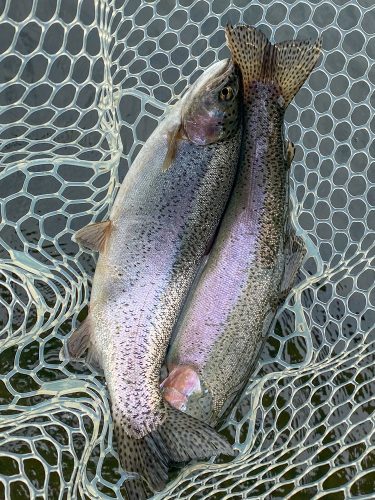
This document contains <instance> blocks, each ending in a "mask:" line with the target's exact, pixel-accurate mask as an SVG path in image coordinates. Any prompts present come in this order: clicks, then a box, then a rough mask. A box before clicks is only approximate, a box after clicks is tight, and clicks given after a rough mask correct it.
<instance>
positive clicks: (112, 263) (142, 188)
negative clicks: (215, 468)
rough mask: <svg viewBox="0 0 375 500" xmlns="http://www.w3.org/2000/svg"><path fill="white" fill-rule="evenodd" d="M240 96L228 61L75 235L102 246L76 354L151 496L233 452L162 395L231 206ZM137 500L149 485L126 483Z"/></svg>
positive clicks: (173, 115)
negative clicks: (95, 369) (176, 340)
mask: <svg viewBox="0 0 375 500" xmlns="http://www.w3.org/2000/svg"><path fill="white" fill-rule="evenodd" d="M241 100H242V95H241V88H240V85H239V76H238V71H237V69H236V68H235V66H234V65H233V63H232V62H231V61H230V60H226V61H221V62H219V63H216V64H214V65H213V66H211V67H210V68H209V69H207V70H206V71H205V72H204V73H203V75H201V77H200V78H199V79H198V80H197V81H196V82H195V84H194V85H193V86H192V87H191V89H190V90H189V91H188V92H187V93H186V94H185V96H184V97H183V98H182V99H181V101H180V102H179V103H177V104H176V105H175V106H174V107H173V108H172V109H171V110H170V112H169V113H168V114H167V116H166V118H165V119H164V120H163V121H162V123H161V124H160V125H159V126H158V127H157V129H156V130H155V131H154V133H153V134H152V135H151V137H150V138H149V139H148V141H147V143H146V144H145V145H144V147H143V149H142V151H141V152H140V154H139V155H138V157H137V158H136V160H135V162H134V164H133V165H132V166H131V168H130V170H129V173H128V174H127V175H126V177H125V180H124V182H123V184H122V186H121V189H120V191H119V193H118V196H117V198H116V201H115V204H114V206H113V209H112V211H111V213H110V217H109V220H108V221H105V222H100V223H97V224H91V225H89V226H87V227H85V228H83V229H81V230H80V231H78V233H77V234H76V235H75V239H76V241H77V242H78V243H80V244H82V245H83V246H86V247H88V248H91V249H93V250H97V251H99V259H98V263H97V267H96V271H95V276H94V281H93V287H92V294H91V302H90V307H89V314H88V317H87V319H86V320H85V321H84V323H82V324H81V325H80V327H79V328H78V330H76V331H75V332H74V333H73V334H72V336H71V338H70V339H69V341H68V351H69V354H70V355H71V356H72V357H79V356H81V355H82V354H83V353H84V351H85V350H86V349H87V350H88V353H87V358H86V359H87V360H88V362H90V363H92V364H93V365H96V366H99V367H101V368H102V369H103V371H104V375H105V378H106V382H107V386H108V391H109V395H110V400H111V408H112V417H113V421H114V430H115V434H116V435H117V441H118V452H119V457H120V462H121V464H122V466H123V467H124V469H126V470H127V471H130V472H135V473H138V474H139V475H141V476H142V477H143V478H144V479H145V480H146V482H147V483H148V486H149V487H150V488H151V489H152V490H160V489H162V488H163V487H164V485H165V483H166V481H167V479H168V468H169V464H170V463H171V462H186V461H188V460H190V459H192V458H194V459H202V458H207V457H210V456H212V455H216V454H219V453H231V449H230V447H229V446H228V444H227V443H226V442H225V440H223V439H222V438H221V437H220V436H219V435H217V434H216V432H215V431H214V430H213V429H212V428H211V427H209V426H208V425H206V424H203V423H202V422H199V421H196V420H195V419H193V418H192V417H190V416H189V415H186V414H184V413H181V412H179V411H176V409H174V408H172V407H171V406H170V405H169V404H168V403H166V402H165V401H164V399H163V397H162V394H161V390H160V369H161V365H162V362H163V360H164V358H165V355H166V349H167V346H168V342H169V340H170V336H171V331H172V328H173V326H174V324H175V322H176V320H177V318H178V315H179V313H180V309H181V307H182V303H183V301H184V299H185V298H186V295H187V293H188V291H189V288H190V286H191V284H192V282H193V279H194V277H195V274H196V272H197V269H198V267H199V266H200V264H201V262H202V259H203V258H204V257H205V253H206V249H207V247H208V246H209V244H210V241H211V240H212V238H213V236H214V233H215V230H216V228H217V226H218V224H219V221H220V218H221V216H222V213H223V211H224V208H225V205H226V203H227V200H228V197H229V194H230V191H231V189H232V186H233V181H234V177H235V173H236V169H237V165H238V159H239V150H240V144H241V134H242V132H241V130H242V115H241V111H240V106H239V104H240V102H241ZM126 486H127V488H128V493H129V496H130V498H145V497H146V490H145V486H144V483H143V482H142V481H139V480H135V481H133V480H131V481H127V482H126Z"/></svg>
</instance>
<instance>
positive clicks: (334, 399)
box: [0, 0, 375, 500]
mask: <svg viewBox="0 0 375 500" xmlns="http://www.w3.org/2000/svg"><path fill="white" fill-rule="evenodd" d="M228 21H229V22H231V23H236V22H238V21H243V22H246V23H248V24H252V25H258V26H261V27H262V29H263V30H264V31H265V32H266V33H267V34H268V35H269V36H270V38H271V39H272V40H276V41H279V40H284V39H289V38H294V37H296V36H299V37H301V38H305V37H308V38H310V37H315V36H316V35H317V34H318V33H322V34H323V36H324V43H323V48H324V54H323V58H322V61H321V64H320V66H319V67H318V68H317V69H316V70H315V71H314V73H313V75H312V76H311V77H310V79H309V81H308V82H307V83H306V85H305V86H304V88H303V89H302V90H301V91H300V93H299V94H298V96H297V97H296V99H295V101H294V102H293V104H292V105H291V106H290V108H289V109H288V112H287V126H288V136H289V137H290V139H291V140H292V141H294V142H295V143H296V144H297V151H296V157H295V161H294V163H293V166H292V169H291V178H292V198H293V201H294V206H295V212H294V219H295V224H296V225H297V227H298V228H299V233H300V234H301V235H302V236H303V238H304V239H305V240H306V242H307V246H308V255H307V257H306V259H305V262H304V266H303V270H302V271H301V273H300V280H299V283H298V285H297V286H296V288H295V289H294V291H293V293H292V294H291V295H290V297H289V299H288V301H287V303H286V305H285V307H284V309H283V310H282V311H280V313H279V315H278V322H277V324H276V326H275V328H274V331H273V332H272V333H271V335H270V337H269V339H268V341H267V344H266V346H265V348H264V350H263V354H262V357H261V359H260V361H259V363H258V366H257V370H256V373H255V374H254V375H253V376H252V378H251V380H250V381H249V386H248V389H247V391H246V392H245V394H244V395H243V397H242V400H241V402H240V403H239V404H238V405H237V407H236V408H235V410H234V411H233V412H232V414H231V417H230V418H229V421H228V424H227V425H226V428H225V429H224V432H225V433H226V435H227V436H228V438H229V439H231V440H232V442H233V443H234V447H235V448H237V449H239V450H240V454H239V456H238V457H237V458H236V459H234V460H232V461H231V462H229V463H219V462H216V463H210V464H207V463H205V464H196V465H190V466H189V467H186V468H185V469H184V470H183V471H182V473H180V474H179V475H178V476H176V479H175V480H174V481H172V483H170V485H169V486H168V488H167V490H166V491H165V492H164V493H162V494H160V495H158V498H184V499H185V498H186V499H192V498H194V499H195V498H212V499H214V498H215V499H221V498H231V499H232V498H257V499H277V498H290V499H295V500H301V499H305V498H306V499H310V498H312V497H314V498H324V499H330V498H332V499H333V498H334V499H335V500H339V499H344V498H354V497H359V496H362V497H363V498H373V497H374V494H375V430H374V424H375V418H374V412H375V399H374V394H375V373H374V371H375V369H374V350H375V332H374V329H373V325H374V323H375V288H374V281H375V270H374V269H375V266H374V263H375V243H374V241H375V185H374V183H375V163H374V156H375V148H374V135H375V121H374V118H373V115H374V94H373V90H374V84H375V66H374V59H375V13H374V7H373V0H357V1H348V0H334V1H332V0H331V1H329V2H328V1H321V0H310V1H293V0H283V1H281V0H280V1H277V2H275V1H273V0H261V1H257V0H254V1H252V2H249V1H248V0H233V1H230V0H214V1H210V2H208V1H206V0H198V1H192V0H179V1H172V0H160V1H148V2H146V1H141V0H127V1H125V0H107V1H105V0H79V1H78V0H22V2H21V1H18V0H6V1H5V0H2V1H0V106H1V110H0V155H1V173H0V207H1V226H0V245H1V268H0V277H1V281H0V287H1V293H0V328H1V331H0V349H1V351H0V498H5V499H11V500H14V499H27V498H30V499H42V498H43V499H44V498H48V499H63V498H73V499H77V498H78V499H80V498H82V499H83V498H88V499H95V498H125V493H124V487H123V483H124V481H125V480H126V475H125V474H124V473H123V472H122V471H121V470H120V468H119V466H118V461H117V454H116V452H115V451H114V450H115V448H114V447H113V444H112V425H111V417H110V410H109V402H108V395H107V391H106V388H105V384H104V380H103V379H102V378H100V377H98V374H97V373H95V372H93V371H91V370H90V368H89V367H87V366H85V364H84V363H74V364H73V363H70V362H69V360H66V359H63V356H62V355H61V354H60V351H61V347H62V346H63V345H64V343H65V341H66V338H67V335H68V334H69V333H70V332H71V331H72V329H73V328H74V327H75V326H76V325H77V323H78V321H80V320H82V319H83V318H84V317H85V314H86V313H87V304H88V300H89V291H90V285H91V277H92V275H93V272H94V268H95V262H94V259H93V255H92V254H90V253H87V252H82V250H81V249H80V248H79V247H78V246H77V245H76V244H75V243H73V242H72V239H71V238H72V235H73V234H74V232H75V231H76V230H77V229H79V228H81V227H83V226H84V225H86V224H87V223H89V222H90V221H93V220H102V219H103V218H104V217H105V216H106V214H107V213H108V210H109V209H110V207H111V204H112V203H113V200H114V197H115V194H116V191H117V188H118V185H119V182H120V181H121V180H122V179H123V177H124V175H125V173H126V171H127V169H128V165H129V164H130V163H131V161H132V160H133V159H134V157H135V155H136V154H137V153H138V152H139V150H140V148H141V146H142V144H144V142H145V140H146V139H147V138H148V136H149V135H150V133H151V131H152V130H153V129H154V128H155V126H156V125H157V123H158V121H159V120H160V118H161V116H162V114H163V112H164V110H165V109H166V107H167V105H168V104H169V103H171V102H173V101H174V99H175V98H176V97H178V95H179V94H180V93H181V92H182V91H183V90H184V89H185V88H186V86H187V85H189V84H190V83H191V82H193V81H194V80H195V79H196V78H197V76H198V75H199V74H200V73H201V71H202V69H203V68H205V67H207V66H208V65H210V64H211V63H213V62H214V61H216V60H218V59H222V58H223V57H226V56H227V55H228V51H227V49H226V47H225V44H224V34H223V30H222V27H223V26H225V24H226V23H227V22H228Z"/></svg>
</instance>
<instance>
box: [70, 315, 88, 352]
mask: <svg viewBox="0 0 375 500" xmlns="http://www.w3.org/2000/svg"><path fill="white" fill-rule="evenodd" d="M89 342H90V322H89V320H88V318H86V319H85V320H84V321H83V322H82V323H81V324H80V325H79V327H78V328H77V330H74V332H73V333H72V334H71V336H70V337H69V339H68V343H67V347H68V353H69V356H71V357H72V358H81V357H82V354H83V353H84V352H85V351H86V349H88V347H89Z"/></svg>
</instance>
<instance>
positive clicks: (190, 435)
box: [114, 405, 233, 500]
mask: <svg viewBox="0 0 375 500" xmlns="http://www.w3.org/2000/svg"><path fill="white" fill-rule="evenodd" d="M114 414H115V412H114ZM115 432H116V435H117V440H118V445H117V446H118V450H119V456H120V462H121V465H122V466H123V467H124V469H125V470H128V471H129V472H136V473H138V474H139V475H140V476H142V477H143V478H144V479H145V480H146V482H147V483H148V485H149V487H150V488H151V489H152V490H154V491H155V490H156V491H160V490H162V489H163V488H164V486H165V484H166V483H167V481H168V471H169V467H170V465H171V464H172V463H176V462H187V461H189V460H191V459H198V460H200V459H205V458H209V457H212V456H214V455H220V454H225V455H233V450H232V448H231V446H230V445H229V443H227V442H226V440H225V439H224V438H222V437H221V436H219V434H217V432H216V431H215V430H214V429H213V428H212V427H210V426H209V425H207V424H205V423H203V422H201V421H200V420H197V419H195V418H194V417H191V416H190V415H187V414H186V413H182V412H180V411H179V410H176V409H175V408H172V407H171V406H169V405H168V406H167V416H166V419H165V421H164V422H163V423H162V424H161V425H160V426H159V427H158V429H156V430H155V431H153V432H151V433H150V434H148V435H147V436H145V437H143V438H140V439H135V438H132V437H130V436H128V435H126V434H125V432H124V430H123V428H122V426H121V422H119V421H116V422H115ZM125 486H126V487H127V493H128V496H129V499H130V500H133V499H142V498H147V493H146V488H145V486H144V484H143V483H142V481H141V480H140V479H131V480H129V481H127V482H126V483H125Z"/></svg>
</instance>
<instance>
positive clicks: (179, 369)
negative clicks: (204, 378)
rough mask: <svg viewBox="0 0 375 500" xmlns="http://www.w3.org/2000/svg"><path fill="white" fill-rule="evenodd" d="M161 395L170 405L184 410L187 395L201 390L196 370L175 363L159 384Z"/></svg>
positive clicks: (198, 392)
mask: <svg viewBox="0 0 375 500" xmlns="http://www.w3.org/2000/svg"><path fill="white" fill-rule="evenodd" d="M161 389H162V392H163V397H164V399H165V401H167V402H168V403H169V404H170V405H171V406H173V407H174V408H176V409H177V410H180V411H185V410H186V406H187V402H188V399H189V397H190V396H191V395H192V394H200V393H201V392H202V388H201V383H200V379H199V375H198V373H197V371H196V370H195V369H194V368H193V367H192V366H189V365H177V366H175V367H174V368H172V370H171V372H170V373H169V375H168V377H167V378H166V379H165V380H164V382H163V383H162V384H161Z"/></svg>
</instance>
